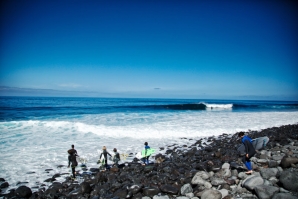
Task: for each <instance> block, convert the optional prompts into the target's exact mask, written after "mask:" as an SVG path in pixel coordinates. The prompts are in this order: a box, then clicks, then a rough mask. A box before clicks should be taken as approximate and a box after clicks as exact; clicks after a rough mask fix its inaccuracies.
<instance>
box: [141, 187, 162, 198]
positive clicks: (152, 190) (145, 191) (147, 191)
mask: <svg viewBox="0 0 298 199" xmlns="http://www.w3.org/2000/svg"><path fill="white" fill-rule="evenodd" d="M158 193H160V190H159V189H158V188H155V187H145V188H143V194H144V195H146V196H149V197H153V196H155V195H157V194H158Z"/></svg>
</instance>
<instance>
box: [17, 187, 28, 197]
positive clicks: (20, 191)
mask: <svg viewBox="0 0 298 199" xmlns="http://www.w3.org/2000/svg"><path fill="white" fill-rule="evenodd" d="M15 195H16V196H17V197H18V198H29V197H30V196H31V195H32V191H31V189H30V188H29V187H26V186H20V187H18V188H17V189H16V191H15Z"/></svg>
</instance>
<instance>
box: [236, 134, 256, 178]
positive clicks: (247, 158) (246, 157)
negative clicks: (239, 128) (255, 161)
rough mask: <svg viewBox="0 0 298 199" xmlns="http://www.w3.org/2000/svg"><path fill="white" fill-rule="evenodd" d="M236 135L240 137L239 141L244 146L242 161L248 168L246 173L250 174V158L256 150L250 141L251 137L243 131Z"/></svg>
mask: <svg viewBox="0 0 298 199" xmlns="http://www.w3.org/2000/svg"><path fill="white" fill-rule="evenodd" d="M238 137H239V138H241V142H242V143H243V144H244V146H245V155H244V156H243V158H242V162H243V163H244V164H245V166H246V168H247V170H248V171H247V172H246V174H252V172H253V170H252V166H251V161H250V158H251V157H252V156H254V155H255V154H256V150H255V148H254V146H253V145H252V143H251V142H252V139H251V138H250V137H248V136H247V135H244V133H243V132H239V133H238Z"/></svg>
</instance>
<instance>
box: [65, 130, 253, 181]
mask: <svg viewBox="0 0 298 199" xmlns="http://www.w3.org/2000/svg"><path fill="white" fill-rule="evenodd" d="M238 137H239V138H240V139H241V142H242V143H243V144H244V146H245V155H244V156H243V157H242V162H243V163H244V165H245V166H246V168H247V170H248V171H247V172H246V174H252V173H253V169H252V165H251V161H250V158H251V157H253V156H254V155H255V154H256V150H255V148H254V146H253V145H252V139H251V138H250V137H248V136H247V135H244V133H243V132H240V133H238ZM144 145H145V155H144V157H143V158H142V161H143V162H144V164H149V157H150V155H147V150H148V149H150V147H149V146H148V142H145V143H144ZM67 152H68V154H69V156H68V167H70V165H71V169H72V174H73V177H74V178H75V174H76V173H75V168H76V166H78V162H77V160H76V156H79V155H78V153H77V151H76V150H75V149H74V145H71V149H69V150H68V151H67ZM113 152H114V153H115V154H114V157H113V162H114V164H113V166H118V162H119V161H120V154H119V153H118V152H117V149H116V148H114V149H113ZM108 155H109V156H110V157H112V155H111V154H110V153H109V152H108V151H107V147H106V146H103V147H102V153H101V154H100V157H99V162H98V163H100V162H101V161H100V159H101V157H102V156H103V158H104V159H103V162H102V163H103V165H104V167H105V168H108Z"/></svg>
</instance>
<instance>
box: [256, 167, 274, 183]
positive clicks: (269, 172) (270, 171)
mask: <svg viewBox="0 0 298 199" xmlns="http://www.w3.org/2000/svg"><path fill="white" fill-rule="evenodd" d="M260 173H261V175H262V177H263V178H264V179H267V180H268V179H270V178H271V177H276V176H277V174H278V169H277V168H263V169H261V171H260Z"/></svg>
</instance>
